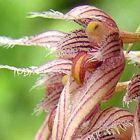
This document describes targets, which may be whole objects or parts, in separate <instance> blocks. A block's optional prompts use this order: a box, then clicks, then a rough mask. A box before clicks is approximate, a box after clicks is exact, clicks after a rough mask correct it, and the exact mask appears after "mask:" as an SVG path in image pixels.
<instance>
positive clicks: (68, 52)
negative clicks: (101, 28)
mask: <svg viewBox="0 0 140 140" xmlns="http://www.w3.org/2000/svg"><path fill="white" fill-rule="evenodd" d="M97 49H98V48H96V46H95V45H94V46H91V45H90V42H89V40H88V37H87V35H86V33H85V30H83V29H80V30H76V31H73V32H71V33H69V34H68V35H67V36H65V38H63V40H62V41H60V42H59V43H58V47H57V50H56V53H57V55H58V56H59V57H61V58H74V57H75V56H76V55H77V54H78V53H79V52H81V51H85V52H92V53H93V52H96V51H97Z"/></svg>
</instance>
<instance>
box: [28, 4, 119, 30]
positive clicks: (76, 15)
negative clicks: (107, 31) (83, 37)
mask: <svg viewBox="0 0 140 140" xmlns="http://www.w3.org/2000/svg"><path fill="white" fill-rule="evenodd" d="M29 17H31V18H34V17H43V18H54V19H68V20H74V21H76V22H77V23H79V24H81V25H83V26H86V25H87V24H88V23H89V22H91V21H93V20H99V21H103V22H105V23H106V24H108V25H109V26H112V27H115V28H117V26H116V23H115V22H114V20H113V19H112V18H111V17H110V16H109V15H108V14H106V13H105V12H104V11H102V10H100V9H98V8H96V7H94V6H90V5H83V6H77V7H75V8H73V9H72V10H70V11H69V12H68V13H66V14H63V13H61V12H58V11H54V10H50V11H47V12H31V13H29Z"/></svg>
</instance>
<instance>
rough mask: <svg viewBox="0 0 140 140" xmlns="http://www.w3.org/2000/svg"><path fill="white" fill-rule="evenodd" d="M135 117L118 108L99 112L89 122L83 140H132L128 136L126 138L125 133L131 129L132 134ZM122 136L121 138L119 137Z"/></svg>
mask: <svg viewBox="0 0 140 140" xmlns="http://www.w3.org/2000/svg"><path fill="white" fill-rule="evenodd" d="M132 125H133V115H132V113H130V112H128V111H126V110H124V109H121V108H117V107H110V108H107V109H104V110H102V111H99V112H98V113H96V115H94V116H93V118H92V119H91V121H90V122H89V126H87V127H88V129H87V132H86V134H84V136H83V137H82V139H88V138H91V139H93V138H98V139H99V138H104V139H107V138H108V137H111V136H112V137H123V138H125V139H127V138H130V137H131V135H129V134H127V135H125V137H124V132H123V131H126V130H127V129H129V128H130V127H131V132H132ZM119 135H120V136H119Z"/></svg>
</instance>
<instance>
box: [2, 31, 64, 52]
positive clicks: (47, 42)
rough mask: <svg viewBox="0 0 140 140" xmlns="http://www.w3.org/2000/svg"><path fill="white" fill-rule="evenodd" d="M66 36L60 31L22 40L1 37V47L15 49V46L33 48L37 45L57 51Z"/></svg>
mask: <svg viewBox="0 0 140 140" xmlns="http://www.w3.org/2000/svg"><path fill="white" fill-rule="evenodd" d="M65 35H66V33H63V32H60V31H47V32H45V33H41V34H38V35H34V36H30V37H23V38H20V39H12V38H8V37H2V36H1V37H0V45H1V46H4V47H6V48H9V47H11V48H12V47H14V46H15V45H21V46H31V45H37V46H42V47H46V48H49V49H51V50H52V51H54V50H56V44H57V43H58V42H59V41H60V40H61V39H62V38H63V37H64V36H65Z"/></svg>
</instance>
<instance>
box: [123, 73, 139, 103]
mask: <svg viewBox="0 0 140 140" xmlns="http://www.w3.org/2000/svg"><path fill="white" fill-rule="evenodd" d="M123 100H124V102H126V103H129V102H131V101H132V100H138V101H139V100H140V74H136V75H134V76H133V77H132V80H131V82H130V83H129V85H128V87H127V93H126V95H125V96H124V99H123Z"/></svg>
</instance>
